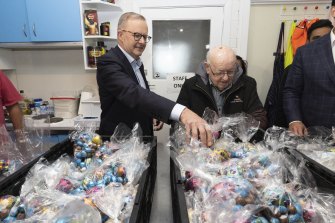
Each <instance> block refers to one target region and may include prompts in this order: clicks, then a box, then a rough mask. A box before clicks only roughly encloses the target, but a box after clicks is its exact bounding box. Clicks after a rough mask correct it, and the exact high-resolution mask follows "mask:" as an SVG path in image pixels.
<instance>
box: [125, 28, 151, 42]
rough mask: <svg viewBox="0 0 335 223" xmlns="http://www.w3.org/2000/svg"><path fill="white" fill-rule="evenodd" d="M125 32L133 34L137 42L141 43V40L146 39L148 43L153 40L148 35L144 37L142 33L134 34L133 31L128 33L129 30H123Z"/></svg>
mask: <svg viewBox="0 0 335 223" xmlns="http://www.w3.org/2000/svg"><path fill="white" fill-rule="evenodd" d="M121 31H123V32H128V33H131V34H132V35H133V37H134V40H135V41H140V39H142V37H143V39H144V42H146V43H148V42H149V41H150V40H151V36H148V35H143V34H141V33H134V32H131V31H128V30H123V29H122V30H121Z"/></svg>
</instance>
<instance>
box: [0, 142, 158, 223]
mask: <svg viewBox="0 0 335 223" xmlns="http://www.w3.org/2000/svg"><path fill="white" fill-rule="evenodd" d="M103 138H109V137H107V136H103ZM142 139H143V142H145V143H150V144H151V150H150V152H149V154H148V158H147V161H148V162H149V163H150V166H149V167H148V168H147V169H146V170H145V171H144V172H143V174H142V176H141V178H140V180H139V185H138V189H137V194H136V197H135V203H134V206H133V210H132V213H131V216H130V219H129V223H149V222H150V212H151V205H152V199H153V193H154V189H155V182H156V173H157V138H156V137H143V138H142ZM64 153H66V154H68V155H69V156H73V144H72V143H71V142H70V140H69V139H66V140H64V141H63V142H61V143H58V144H56V145H54V146H53V147H51V148H50V150H48V151H47V152H45V153H44V154H43V155H42V156H43V157H44V158H46V159H47V160H48V161H49V162H50V163H52V162H54V161H56V160H57V159H58V158H59V157H60V156H61V155H62V154H64ZM42 156H41V157H42ZM39 158H40V157H38V158H36V159H34V160H33V161H31V162H30V163H28V164H26V165H25V166H23V167H22V168H20V169H19V170H17V171H16V172H15V173H13V174H11V175H10V176H7V177H1V178H0V195H14V196H18V195H19V194H20V190H21V186H22V184H23V183H24V181H25V178H26V175H27V173H28V172H29V170H30V168H31V167H32V166H34V164H35V163H37V161H38V160H39ZM111 202H113V201H111Z"/></svg>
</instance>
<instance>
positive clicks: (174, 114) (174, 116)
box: [170, 104, 186, 122]
mask: <svg viewBox="0 0 335 223" xmlns="http://www.w3.org/2000/svg"><path fill="white" fill-rule="evenodd" d="M185 108H186V107H185V106H184V105H181V104H176V105H175V106H174V107H173V109H172V111H171V115H170V120H173V121H177V122H179V118H180V115H181V113H182V112H183V111H184V109H185Z"/></svg>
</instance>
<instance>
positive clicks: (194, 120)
mask: <svg viewBox="0 0 335 223" xmlns="http://www.w3.org/2000/svg"><path fill="white" fill-rule="evenodd" d="M180 121H181V122H182V123H183V124H184V125H185V128H186V135H187V137H188V139H187V140H190V137H192V138H194V139H197V140H198V139H200V141H201V143H202V144H203V145H205V146H211V145H212V143H213V142H212V132H211V130H210V128H209V126H208V124H207V122H206V121H205V120H203V119H202V118H200V117H199V116H198V115H197V114H195V113H194V112H192V111H191V110H190V109H188V108H185V109H184V110H183V112H182V113H181V115H180Z"/></svg>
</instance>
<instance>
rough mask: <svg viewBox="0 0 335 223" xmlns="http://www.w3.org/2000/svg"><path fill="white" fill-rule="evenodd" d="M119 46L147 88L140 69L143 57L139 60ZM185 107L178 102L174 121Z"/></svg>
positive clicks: (175, 107) (140, 82)
mask: <svg viewBox="0 0 335 223" xmlns="http://www.w3.org/2000/svg"><path fill="white" fill-rule="evenodd" d="M118 47H119V48H120V50H121V51H122V52H123V54H124V55H125V56H126V57H127V59H128V61H129V63H130V64H131V67H132V68H133V70H134V73H135V75H136V78H137V80H138V82H139V84H140V85H141V87H142V88H144V89H146V86H145V82H144V79H143V76H142V74H141V71H140V67H141V66H142V61H141V58H140V59H138V60H135V59H134V58H133V57H132V56H130V54H129V53H127V52H126V51H125V50H124V49H122V47H121V46H120V45H118ZM184 109H185V106H183V105H181V104H176V105H175V106H174V107H173V109H172V111H171V114H170V119H171V120H173V121H179V118H180V115H181V113H182V112H183V110H184Z"/></svg>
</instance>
